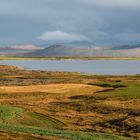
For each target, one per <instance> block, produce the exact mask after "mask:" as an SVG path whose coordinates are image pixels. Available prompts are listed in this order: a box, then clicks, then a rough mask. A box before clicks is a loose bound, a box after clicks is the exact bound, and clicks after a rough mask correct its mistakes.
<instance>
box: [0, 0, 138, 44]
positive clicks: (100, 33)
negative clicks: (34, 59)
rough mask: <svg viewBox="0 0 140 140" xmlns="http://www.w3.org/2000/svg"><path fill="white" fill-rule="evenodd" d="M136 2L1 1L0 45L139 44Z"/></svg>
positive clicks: (100, 0) (89, 0) (116, 0)
mask: <svg viewBox="0 0 140 140" xmlns="http://www.w3.org/2000/svg"><path fill="white" fill-rule="evenodd" d="M139 9H140V2H139V0H113V1H112V0H104V1H103V0H24V1H23V0H0V42H1V43H3V44H6V43H7V44H8V43H9V44H10V43H39V42H41V39H42V41H43V40H44V42H47V41H50V40H51V41H52V40H54V41H57V40H69V41H72V40H73V41H76V40H77V41H79V40H90V41H91V40H92V41H93V42H95V43H97V44H108V43H139V40H140V28H139V25H140V18H139V15H140V10H139Z"/></svg>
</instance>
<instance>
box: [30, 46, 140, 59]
mask: <svg viewBox="0 0 140 140" xmlns="http://www.w3.org/2000/svg"><path fill="white" fill-rule="evenodd" d="M29 55H31V56H95V57H140V47H139V45H134V46H129V45H127V46H117V47H113V48H109V47H108V48H103V47H98V46H96V45H91V46H87V47H83V46H82V47H79V46H73V45H71V46H70V45H69V46H66V45H52V46H50V47H47V48H45V49H43V50H38V51H34V52H33V53H30V54H29Z"/></svg>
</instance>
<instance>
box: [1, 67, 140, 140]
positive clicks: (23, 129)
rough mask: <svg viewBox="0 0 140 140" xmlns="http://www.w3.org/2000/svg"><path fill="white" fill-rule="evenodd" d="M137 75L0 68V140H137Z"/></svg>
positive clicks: (139, 113) (139, 114) (139, 115)
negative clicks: (82, 73) (7, 139)
mask: <svg viewBox="0 0 140 140" xmlns="http://www.w3.org/2000/svg"><path fill="white" fill-rule="evenodd" d="M139 85H140V75H135V76H103V75H102V76H100V75H81V74H78V73H69V72H45V71H27V70H24V69H22V68H18V67H12V66H2V65H1V66H0V130H1V132H0V139H3V138H5V139H6V138H8V137H13V139H31V140H32V139H33V140H35V139H47V140H48V139H51V140H53V139H58V140H59V139H61V140H63V139H64V140H65V139H73V140H79V139H81V140H96V139H97V140H112V139H114V140H125V139H126V140H129V139H130V140H131V139H132V140H133V139H140V86H139Z"/></svg>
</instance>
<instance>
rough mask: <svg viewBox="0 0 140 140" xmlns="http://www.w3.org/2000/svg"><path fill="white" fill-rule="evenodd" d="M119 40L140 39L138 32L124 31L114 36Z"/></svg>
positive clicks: (130, 40)
mask: <svg viewBox="0 0 140 140" xmlns="http://www.w3.org/2000/svg"><path fill="white" fill-rule="evenodd" d="M115 37H116V38H117V39H118V40H119V41H123V42H124V41H125V42H132V41H137V40H140V33H137V32H132V31H131V32H124V33H119V34H117V35H116V36H115Z"/></svg>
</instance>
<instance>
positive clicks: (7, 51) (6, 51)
mask: <svg viewBox="0 0 140 140" xmlns="http://www.w3.org/2000/svg"><path fill="white" fill-rule="evenodd" d="M41 49H43V47H38V46H36V45H32V44H25V45H11V46H6V47H1V48H0V55H7V56H9V55H21V54H26V53H30V52H33V51H36V50H41Z"/></svg>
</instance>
